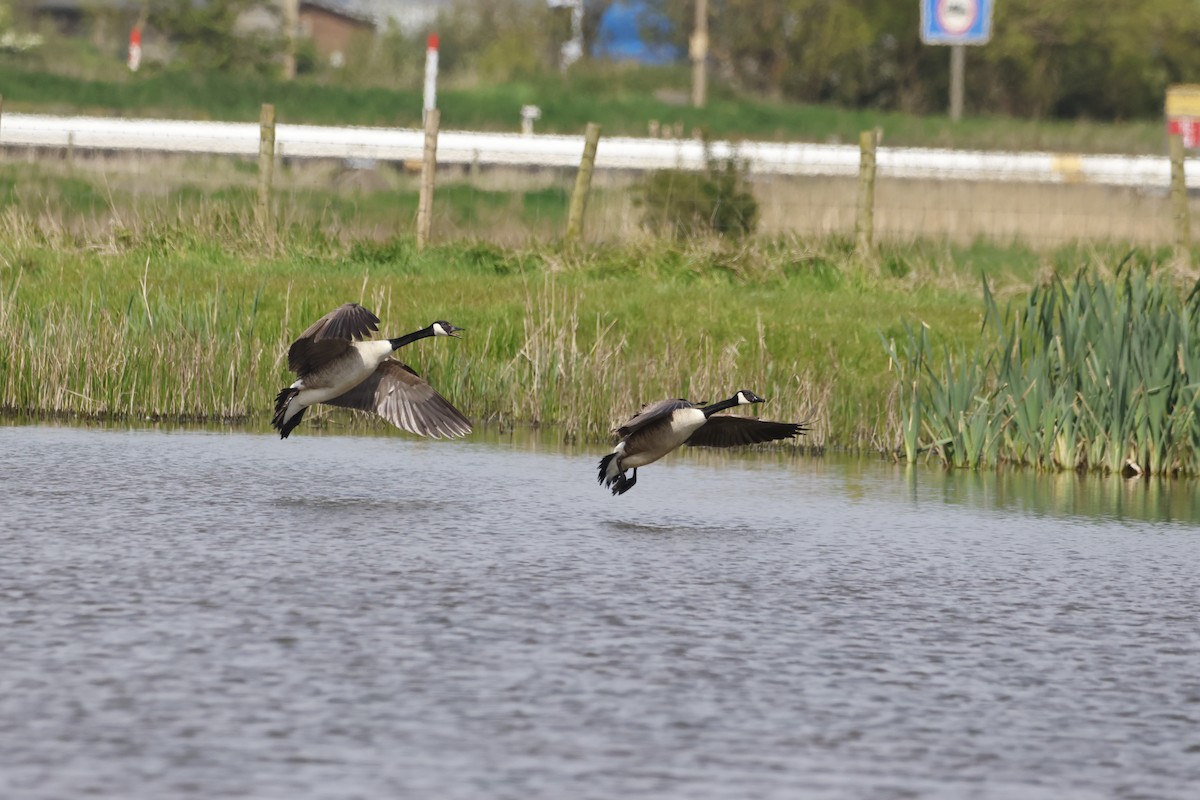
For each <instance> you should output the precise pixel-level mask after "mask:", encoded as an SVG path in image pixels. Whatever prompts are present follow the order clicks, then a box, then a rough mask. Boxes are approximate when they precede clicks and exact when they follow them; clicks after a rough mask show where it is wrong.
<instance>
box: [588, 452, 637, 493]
mask: <svg viewBox="0 0 1200 800" xmlns="http://www.w3.org/2000/svg"><path fill="white" fill-rule="evenodd" d="M617 455H619V454H618V453H609V454H608V455H606V456H605V457H604V458H602V459H600V477H599V478H598V479H597V480H598V481H599V483H602V484H603V485H604V486H605V487H607V488H609V489H612V493H613V494H614V495H617V494H625V493H626V492H628V491H629V490H630V489H632V488H633V485H634V484H635V483H637V470H636V469H635V470H634V471H633V477H632V478H629V477H626V475H625V473H624V471H622V469H621V467H620V465H619V463H618V462H617Z"/></svg>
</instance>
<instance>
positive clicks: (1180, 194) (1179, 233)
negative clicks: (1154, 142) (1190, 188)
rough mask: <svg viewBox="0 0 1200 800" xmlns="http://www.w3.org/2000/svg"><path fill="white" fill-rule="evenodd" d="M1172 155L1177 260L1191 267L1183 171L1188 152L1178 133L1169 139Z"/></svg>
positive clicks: (1186, 199) (1172, 200) (1172, 199)
mask: <svg viewBox="0 0 1200 800" xmlns="http://www.w3.org/2000/svg"><path fill="white" fill-rule="evenodd" d="M1169 143H1170V153H1171V216H1172V217H1174V220H1175V258H1176V259H1177V260H1178V261H1179V262H1180V263H1182V264H1184V265H1187V266H1190V265H1191V261H1192V253H1191V248H1192V230H1191V228H1192V226H1191V218H1190V217H1191V214H1190V213H1189V211H1188V196H1187V180H1186V177H1187V176H1186V175H1185V173H1184V170H1183V160H1184V156H1185V155H1186V152H1185V151H1184V147H1183V137H1182V136H1180V135H1179V134H1178V133H1173V134H1171V136H1170V138H1169Z"/></svg>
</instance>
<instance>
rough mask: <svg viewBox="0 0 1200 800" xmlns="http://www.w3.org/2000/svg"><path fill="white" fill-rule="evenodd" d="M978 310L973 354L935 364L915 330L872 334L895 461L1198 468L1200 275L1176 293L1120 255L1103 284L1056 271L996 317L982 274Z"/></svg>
mask: <svg viewBox="0 0 1200 800" xmlns="http://www.w3.org/2000/svg"><path fill="white" fill-rule="evenodd" d="M983 304H984V323H983V330H982V333H981V339H980V341H979V342H978V344H977V345H976V347H975V349H974V350H973V351H971V352H970V353H968V352H967V350H966V349H965V348H959V349H957V350H952V349H951V348H949V347H946V348H944V352H943V357H942V360H941V362H940V366H939V367H937V368H935V367H934V365H933V358H932V356H933V353H932V348H931V346H930V344H929V339H928V337H927V336H926V335H925V332H924V330H921V331H920V332H919V333H918V332H916V331H914V330H913V329H912V327H911V326H908V325H906V326H905V331H906V339H905V340H904V341H903V342H902V343H901V344H900V345H899V346H897V344H896V342H895V341H894V340H888V339H885V341H884V344H885V348H886V350H887V353H888V356H889V358H890V359H891V361H892V363H893V365H894V366H895V368H896V369H897V370H898V372H899V375H900V378H901V383H902V387H901V390H900V403H901V417H902V419H903V420H904V424H903V426H902V434H903V435H902V436H901V437H900V444H899V446H898V448H897V449H898V450H901V449H902V450H903V452H904V455H905V456H906V457H907V458H909V459H910V460H911V459H913V458H915V457H916V454H917V453H918V452H919V451H920V450H921V449H923V448H927V449H929V450H930V451H931V452H933V453H936V454H938V455H939V456H940V457H941V459H942V460H943V461H944V462H945V463H947V464H949V465H953V466H956V467H972V468H978V467H982V466H987V465H997V464H1002V463H1014V464H1023V465H1030V466H1033V467H1036V468H1038V469H1069V470H1096V471H1101V472H1109V473H1121V474H1125V475H1142V474H1146V475H1152V474H1153V475H1175V474H1189V475H1194V474H1197V473H1198V472H1200V421H1198V420H1197V416H1196V415H1197V401H1198V400H1200V395H1198V392H1200V329H1198V327H1197V326H1198V324H1200V282H1198V283H1196V284H1193V285H1192V286H1190V287H1184V288H1182V289H1181V288H1180V287H1179V286H1178V285H1177V284H1176V282H1174V281H1173V280H1171V279H1170V277H1169V276H1164V275H1159V274H1155V273H1154V272H1153V270H1152V269H1151V268H1150V266H1141V267H1136V266H1133V265H1131V264H1130V263H1129V261H1128V260H1127V261H1126V262H1123V263H1122V264H1121V265H1120V267H1118V269H1117V270H1116V273H1115V275H1114V276H1113V278H1112V279H1110V280H1105V279H1102V278H1099V277H1097V276H1096V275H1095V274H1093V273H1091V272H1089V271H1086V270H1081V271H1080V272H1078V273H1077V274H1076V276H1075V278H1074V279H1073V280H1072V281H1070V282H1069V283H1068V282H1067V281H1064V280H1063V279H1062V278H1061V277H1060V276H1059V275H1057V274H1055V275H1054V276H1052V277H1051V278H1050V280H1049V281H1048V283H1046V284H1045V285H1042V286H1038V287H1035V288H1034V290H1033V291H1032V292H1031V293H1030V295H1029V297H1028V299H1027V300H1025V301H1024V302H1017V303H1010V304H1008V305H1007V306H1006V307H1005V308H1004V310H1003V311H1002V310H1001V309H1000V307H999V305H998V303H997V302H996V298H995V295H994V294H993V292H992V289H991V286H990V285H989V284H988V282H987V280H986V279H985V280H984V284H983ZM919 438H920V439H921V441H918V439H919ZM922 442H923V443H922Z"/></svg>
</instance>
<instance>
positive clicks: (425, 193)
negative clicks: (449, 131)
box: [417, 108, 442, 250]
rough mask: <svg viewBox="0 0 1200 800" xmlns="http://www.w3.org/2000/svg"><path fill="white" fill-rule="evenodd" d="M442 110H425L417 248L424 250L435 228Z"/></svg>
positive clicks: (418, 202)
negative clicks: (434, 218) (434, 184)
mask: <svg viewBox="0 0 1200 800" xmlns="http://www.w3.org/2000/svg"><path fill="white" fill-rule="evenodd" d="M441 118H442V112H441V111H439V110H438V109H436V108H431V109H429V110H428V111H426V112H425V157H424V160H423V161H422V163H421V196H420V199H419V200H418V201H417V249H418V250H424V249H425V245H426V244H428V242H429V233H430V230H431V229H432V228H433V175H434V170H435V169H436V168H437V139H438V126H439V125H440V124H441Z"/></svg>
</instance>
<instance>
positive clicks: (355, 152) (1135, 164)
mask: <svg viewBox="0 0 1200 800" xmlns="http://www.w3.org/2000/svg"><path fill="white" fill-rule="evenodd" d="M275 135H276V146H275V152H276V153H277V154H278V155H280V156H281V157H285V158H354V159H379V160H382V161H407V160H414V161H415V160H419V159H420V158H421V153H422V148H423V146H424V133H423V132H422V131H421V130H418V129H393V128H355V127H326V126H317V125H282V124H281V125H277V126H276V128H275ZM258 144H259V128H258V125H257V124H254V123H237V122H188V121H181V120H157V119H116V118H108V117H58V116H49V115H45V114H14V113H7V114H5V115H4V116H3V118H2V119H0V145H2V146H25V147H52V148H65V147H73V148H75V149H76V150H82V149H97V150H148V151H158V152H176V153H210V154H224V155H247V156H249V155H256V154H257V153H258ZM711 150H712V154H713V155H714V156H716V157H718V158H724V157H727V156H736V157H738V158H741V159H744V160H745V161H746V163H747V165H748V167H749V170H750V172H751V173H753V174H764V175H765V174H779V175H854V174H856V173H857V172H858V159H859V151H858V147H856V146H854V145H831V144H806V143H775V142H742V143H738V144H734V143H730V142H714V143H712V144H711ZM582 153H583V136H582V135H581V136H547V135H534V136H521V135H519V134H516V133H512V134H506V133H476V132H472V131H442V132H441V134H440V135H439V137H438V162H439V163H442V164H471V163H478V164H481V165H489V164H504V165H511V166H527V167H539V166H540V167H575V166H577V165H578V163H579V158H580V156H581V155H582ZM704 161H705V159H704V148H703V145H702V144H701V143H700V142H698V141H695V140H691V139H633V138H620V137H608V138H602V139H601V140H600V147H599V149H598V150H597V153H596V169H630V170H651V169H663V168H672V167H675V168H682V169H699V168H701V167H702V166H703V165H704ZM877 169H878V174H879V176H880V177H881V178H925V179H930V180H952V181H962V180H970V181H1023V182H1030V183H1088V184H1102V185H1112V186H1136V187H1146V188H1152V187H1153V188H1166V187H1167V186H1168V185H1169V183H1170V174H1171V168H1170V162H1169V160H1168V159H1167V157H1166V156H1119V155H1072V154H1055V153H1009V152H985V151H974V150H945V149H927V148H915V147H893V148H883V147H881V148H879V150H878V151H877ZM1186 171H1187V183H1188V186H1194V187H1200V161H1197V160H1196V159H1189V160H1188V162H1187V164H1186Z"/></svg>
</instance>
